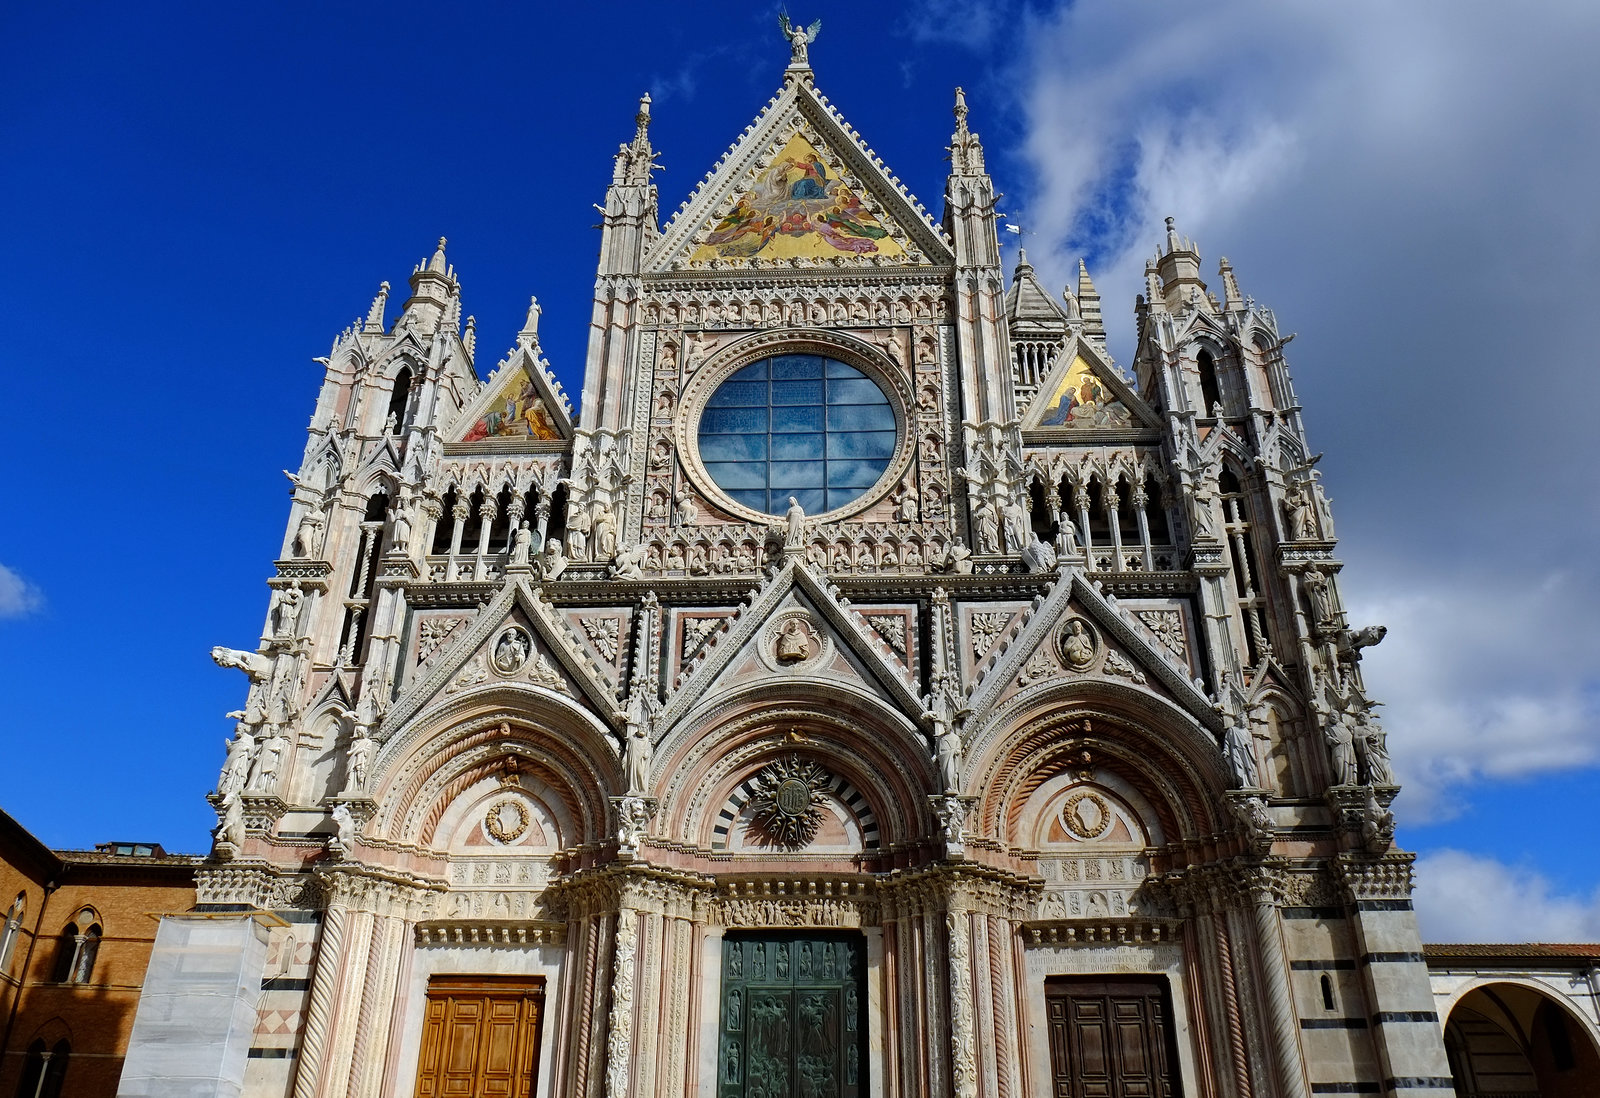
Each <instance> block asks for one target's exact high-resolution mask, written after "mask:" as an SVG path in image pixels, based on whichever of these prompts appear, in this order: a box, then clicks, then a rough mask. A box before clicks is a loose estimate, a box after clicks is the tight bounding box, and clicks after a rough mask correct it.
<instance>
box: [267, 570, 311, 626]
mask: <svg viewBox="0 0 1600 1098" xmlns="http://www.w3.org/2000/svg"><path fill="white" fill-rule="evenodd" d="M305 597H306V596H305V592H303V591H301V590H300V581H299V580H291V581H290V582H289V586H288V587H285V588H284V589H283V590H282V591H280V592H278V613H277V623H276V627H275V628H274V630H273V632H274V633H275V634H276V635H278V636H280V637H293V636H294V635H295V633H294V630H295V626H296V625H297V624H298V623H299V621H300V604H301V603H302V602H304V601H305Z"/></svg>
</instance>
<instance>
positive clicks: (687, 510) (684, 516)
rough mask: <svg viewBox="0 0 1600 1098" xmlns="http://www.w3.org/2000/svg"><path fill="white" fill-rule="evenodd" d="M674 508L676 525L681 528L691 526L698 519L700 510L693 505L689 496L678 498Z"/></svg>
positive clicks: (692, 499)
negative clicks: (675, 510)
mask: <svg viewBox="0 0 1600 1098" xmlns="http://www.w3.org/2000/svg"><path fill="white" fill-rule="evenodd" d="M676 507H677V511H678V523H679V525H681V526H693V525H694V524H695V520H696V519H698V518H699V517H700V508H698V507H696V506H695V505H694V498H693V497H691V496H679V497H678V502H677V504H676Z"/></svg>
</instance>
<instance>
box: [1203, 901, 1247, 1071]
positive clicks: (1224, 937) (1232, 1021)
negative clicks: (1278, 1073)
mask: <svg viewBox="0 0 1600 1098" xmlns="http://www.w3.org/2000/svg"><path fill="white" fill-rule="evenodd" d="M1211 927H1212V929H1213V930H1214V931H1215V932H1216V939H1217V965H1218V967H1219V968H1221V969H1222V1006H1223V1009H1224V1010H1225V1011H1226V1012H1227V1015H1228V1051H1229V1052H1230V1053H1232V1055H1233V1080H1234V1087H1235V1090H1236V1092H1237V1093H1238V1095H1239V1098H1250V1093H1251V1092H1250V1058H1249V1056H1248V1055H1247V1054H1246V1053H1245V1048H1244V1020H1243V1018H1242V1017H1241V1016H1240V1014H1239V990H1238V988H1237V987H1236V986H1235V985H1234V979H1235V977H1234V975H1233V947H1232V945H1230V944H1229V942H1228V928H1227V927H1226V926H1225V925H1224V924H1223V922H1222V920H1221V919H1219V918H1218V917H1216V916H1215V915H1213V916H1212V917H1211Z"/></svg>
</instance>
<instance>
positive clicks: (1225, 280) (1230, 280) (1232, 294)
mask: <svg viewBox="0 0 1600 1098" xmlns="http://www.w3.org/2000/svg"><path fill="white" fill-rule="evenodd" d="M1217 274H1218V275H1220V276H1221V277H1222V295H1223V302H1222V307H1223V309H1224V310H1225V311H1227V312H1230V313H1232V312H1237V311H1238V310H1240V309H1243V308H1244V294H1242V293H1240V292H1239V280H1238V279H1237V278H1235V277H1233V264H1232V263H1229V262H1228V257H1227V256H1223V257H1222V262H1220V263H1218V264H1217Z"/></svg>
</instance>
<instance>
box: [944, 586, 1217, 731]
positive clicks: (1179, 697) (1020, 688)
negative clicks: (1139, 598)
mask: <svg viewBox="0 0 1600 1098" xmlns="http://www.w3.org/2000/svg"><path fill="white" fill-rule="evenodd" d="M1074 616H1081V617H1083V618H1085V619H1086V620H1087V622H1088V623H1089V626H1090V627H1091V629H1092V630H1093V632H1094V633H1095V634H1097V635H1096V636H1094V637H1093V638H1091V639H1092V640H1094V641H1095V642H1097V644H1096V651H1095V652H1094V654H1093V658H1092V659H1091V660H1090V661H1089V662H1088V663H1087V664H1086V666H1085V667H1084V668H1082V669H1074V670H1075V673H1076V674H1080V675H1084V676H1086V677H1097V678H1100V679H1101V680H1114V681H1121V682H1124V683H1130V684H1132V685H1134V686H1139V687H1143V688H1145V689H1147V690H1150V691H1151V692H1153V693H1156V694H1158V695H1163V696H1165V697H1167V698H1169V699H1170V700H1172V701H1173V702H1175V703H1176V704H1177V705H1179V706H1180V707H1181V708H1183V709H1185V710H1187V711H1188V712H1189V713H1190V714H1191V715H1192V716H1193V717H1194V718H1195V720H1196V721H1197V722H1199V723H1200V724H1202V725H1204V726H1205V727H1207V728H1212V729H1217V728H1219V727H1220V722H1219V720H1218V717H1217V715H1216V712H1215V710H1214V709H1213V707H1212V703H1211V699H1210V698H1208V697H1206V695H1205V694H1204V692H1203V691H1202V690H1201V689H1200V688H1199V687H1198V686H1197V685H1196V684H1195V683H1194V682H1193V681H1192V680H1191V679H1190V678H1189V677H1188V668H1187V667H1185V666H1184V665H1183V664H1181V663H1180V662H1179V661H1178V659H1177V657H1176V656H1174V655H1173V654H1172V653H1171V652H1168V651H1166V650H1165V649H1163V648H1162V647H1161V646H1160V645H1159V644H1155V643H1153V642H1152V641H1151V640H1149V639H1147V637H1146V635H1145V632H1144V630H1142V629H1140V628H1139V627H1138V626H1136V625H1135V624H1134V622H1133V621H1132V620H1130V619H1131V617H1132V615H1130V614H1129V613H1128V612H1127V611H1126V610H1124V609H1123V608H1122V607H1120V606H1118V605H1116V603H1115V601H1114V600H1113V599H1111V598H1110V597H1108V596H1106V595H1102V594H1101V593H1100V592H1099V591H1098V590H1096V588H1095V587H1094V585H1093V584H1091V583H1090V582H1089V581H1088V580H1087V579H1086V578H1084V574H1083V573H1082V572H1081V571H1078V570H1073V571H1071V572H1070V573H1066V574H1063V576H1062V578H1061V579H1060V580H1059V581H1058V582H1056V583H1054V584H1052V585H1051V588H1050V591H1049V593H1048V594H1047V595H1045V597H1044V598H1043V599H1042V600H1040V601H1039V603H1038V604H1037V605H1036V606H1035V607H1034V608H1033V609H1032V610H1031V612H1030V614H1029V616H1028V620H1027V622H1026V623H1025V624H1024V625H1023V626H1022V628H1021V629H1020V630H1019V631H1018V632H1017V634H1016V636H1015V637H1014V639H1013V640H1012V642H1011V644H1010V645H1009V646H1008V647H1007V648H1006V649H1005V650H1004V651H1003V652H1001V653H1000V654H999V655H998V656H997V657H996V658H995V659H994V661H993V662H992V663H990V664H989V665H988V666H986V667H984V668H981V669H980V675H981V677H980V678H979V679H978V680H977V682H976V683H975V684H974V685H973V687H972V689H971V692H970V694H969V697H968V700H967V702H966V704H965V708H968V709H971V710H972V711H973V712H975V713H994V712H995V711H996V710H997V709H998V708H999V706H1000V703H1001V702H1003V701H1005V700H1006V699H1008V698H1009V697H1011V696H1013V695H1015V694H1018V693H1022V692H1025V691H1027V690H1029V689H1033V688H1036V687H1039V686H1041V685H1043V684H1047V683H1055V682H1059V681H1060V680H1061V678H1062V677H1063V675H1065V674H1066V673H1067V671H1066V669H1065V668H1064V666H1063V664H1062V663H1061V660H1060V658H1059V657H1058V656H1057V653H1056V652H1055V648H1056V640H1057V637H1056V633H1057V630H1058V629H1060V628H1062V627H1063V626H1065V625H1066V624H1067V623H1068V620H1069V619H1070V618H1072V617H1074Z"/></svg>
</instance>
